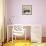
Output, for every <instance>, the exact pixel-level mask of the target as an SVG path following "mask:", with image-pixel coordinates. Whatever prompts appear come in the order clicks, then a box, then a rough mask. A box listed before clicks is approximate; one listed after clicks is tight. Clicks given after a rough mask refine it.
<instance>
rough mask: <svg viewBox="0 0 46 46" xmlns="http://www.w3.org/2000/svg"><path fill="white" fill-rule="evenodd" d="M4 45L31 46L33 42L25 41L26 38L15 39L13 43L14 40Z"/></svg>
mask: <svg viewBox="0 0 46 46" xmlns="http://www.w3.org/2000/svg"><path fill="white" fill-rule="evenodd" d="M4 46H31V42H30V41H26V42H25V41H24V40H16V41H15V40H14V41H13V43H12V41H10V42H8V43H6V44H4Z"/></svg>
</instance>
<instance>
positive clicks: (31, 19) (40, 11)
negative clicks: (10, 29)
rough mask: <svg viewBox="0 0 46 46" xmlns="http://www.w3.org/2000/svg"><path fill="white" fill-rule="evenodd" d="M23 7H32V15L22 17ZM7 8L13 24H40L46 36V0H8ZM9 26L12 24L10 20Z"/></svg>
mask: <svg viewBox="0 0 46 46" xmlns="http://www.w3.org/2000/svg"><path fill="white" fill-rule="evenodd" d="M22 5H32V15H29V16H24V15H22ZM7 8H8V9H7V15H8V17H10V19H11V21H12V24H40V25H42V27H43V36H46V33H44V32H46V29H44V27H46V0H7ZM8 17H7V18H8ZM8 24H11V22H10V20H9V18H8Z"/></svg>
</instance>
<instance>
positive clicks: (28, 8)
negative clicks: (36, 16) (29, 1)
mask: <svg viewBox="0 0 46 46" xmlns="http://www.w3.org/2000/svg"><path fill="white" fill-rule="evenodd" d="M22 15H32V5H22Z"/></svg>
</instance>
